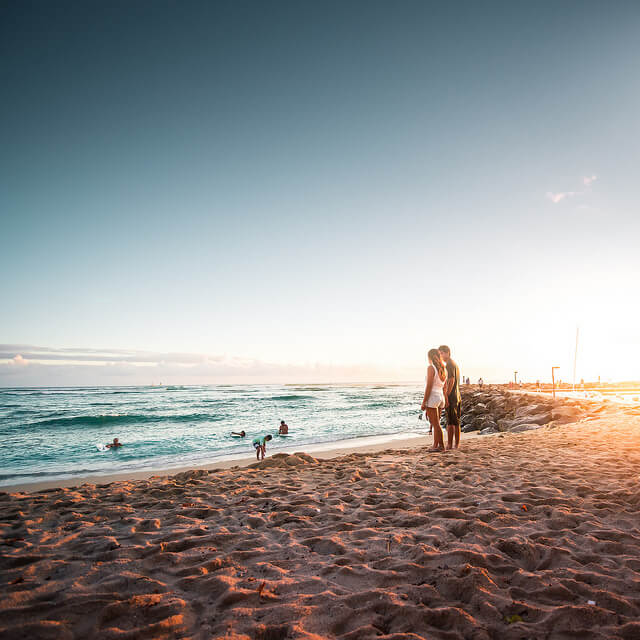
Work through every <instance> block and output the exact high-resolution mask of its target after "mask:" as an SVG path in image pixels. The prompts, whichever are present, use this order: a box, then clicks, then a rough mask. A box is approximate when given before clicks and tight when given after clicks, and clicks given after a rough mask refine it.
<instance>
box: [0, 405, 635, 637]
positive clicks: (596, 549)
mask: <svg viewBox="0 0 640 640" xmlns="http://www.w3.org/2000/svg"><path fill="white" fill-rule="evenodd" d="M638 427H640V410H638V409H637V408H625V409H621V410H619V411H618V412H617V413H615V414H612V413H609V415H607V416H606V417H602V418H587V419H583V420H582V421H581V422H578V423H574V424H568V425H564V426H559V427H553V426H551V427H543V428H540V429H537V430H535V431H528V432H524V433H508V432H507V433H501V434H497V435H495V436H493V437H490V438H483V437H478V438H475V439H471V438H467V439H465V440H464V447H463V449H462V450H460V451H455V452H449V453H445V454H431V455H425V454H424V448H423V447H415V448H412V449H407V450H403V451H397V450H391V449H385V450H382V451H375V452H365V453H350V454H347V455H343V456H341V457H337V458H330V459H324V460H322V459H319V458H316V457H312V456H310V455H308V454H304V453H299V454H295V455H287V454H279V455H275V456H273V457H270V458H267V459H266V460H265V461H264V462H261V463H258V464H255V465H253V466H252V467H249V468H242V469H217V470H198V471H190V472H185V473H180V474H177V475H174V476H171V477H155V478H151V479H147V480H131V481H122V482H114V483H110V484H103V485H90V484H86V485H83V486H80V487H78V488H61V489H51V490H46V491H42V492H39V493H30V494H29V493H14V494H7V493H4V494H0V504H1V505H2V517H1V520H0V523H1V524H0V526H1V532H2V554H1V556H0V583H1V585H2V591H3V593H4V594H5V595H4V597H3V599H2V601H1V604H0V637H2V638H12V639H14V638H24V639H27V638H29V639H38V638H85V637H95V638H198V639H200V638H203V639H204V638H212V637H214V638H217V637H233V638H252V639H253V638H259V639H276V638H324V637H330V638H333V637H336V638H353V639H355V638H394V639H395V640H399V639H401V638H443V639H444V638H446V639H450V638H474V639H484V638H514V639H515V638H603V639H604V638H627V639H630V638H637V637H640V619H639V618H640V559H639V558H640V520H639V516H640V491H639V490H638V477H639V476H638V473H639V469H640V430H639V429H638ZM463 437H464V436H463Z"/></svg>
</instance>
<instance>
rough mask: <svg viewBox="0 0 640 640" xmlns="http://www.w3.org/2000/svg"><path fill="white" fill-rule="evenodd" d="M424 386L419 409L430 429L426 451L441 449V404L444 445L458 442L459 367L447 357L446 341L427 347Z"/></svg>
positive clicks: (449, 351)
mask: <svg viewBox="0 0 640 640" xmlns="http://www.w3.org/2000/svg"><path fill="white" fill-rule="evenodd" d="M427 357H428V358H429V367H428V369H427V387H426V389H425V390H424V399H423V400H422V407H421V409H422V411H426V412H427V417H428V418H429V422H430V423H431V428H432V430H433V447H431V449H429V451H444V450H445V446H444V435H443V433H442V427H441V426H440V414H441V412H442V409H443V408H444V409H445V410H446V412H447V449H453V448H454V447H455V448H456V449H457V448H458V447H459V446H460V413H461V410H462V397H461V396H460V369H458V365H457V364H456V363H455V362H454V361H453V360H452V358H451V350H450V349H449V347H448V346H447V345H446V344H442V345H440V346H439V347H438V348H437V349H430V350H429V353H428V354H427Z"/></svg>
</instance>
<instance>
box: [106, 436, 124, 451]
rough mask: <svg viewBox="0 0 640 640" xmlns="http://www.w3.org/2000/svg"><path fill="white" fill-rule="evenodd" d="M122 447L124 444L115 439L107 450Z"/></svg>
mask: <svg viewBox="0 0 640 640" xmlns="http://www.w3.org/2000/svg"><path fill="white" fill-rule="evenodd" d="M121 446H122V442H120V441H119V440H118V438H114V439H113V442H110V443H109V444H108V445H107V449H117V448H118V447H121Z"/></svg>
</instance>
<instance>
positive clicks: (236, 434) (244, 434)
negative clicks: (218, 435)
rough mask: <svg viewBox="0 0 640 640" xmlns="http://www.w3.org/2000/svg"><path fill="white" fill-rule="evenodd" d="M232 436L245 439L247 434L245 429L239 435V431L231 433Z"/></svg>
mask: <svg viewBox="0 0 640 640" xmlns="http://www.w3.org/2000/svg"><path fill="white" fill-rule="evenodd" d="M231 435H232V436H239V437H240V438H244V437H245V436H246V435H247V434H246V433H245V432H244V429H243V430H242V431H241V432H240V433H238V432H237V431H232V432H231Z"/></svg>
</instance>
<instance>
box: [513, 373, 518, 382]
mask: <svg viewBox="0 0 640 640" xmlns="http://www.w3.org/2000/svg"><path fill="white" fill-rule="evenodd" d="M513 384H518V372H517V371H514V372H513Z"/></svg>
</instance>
